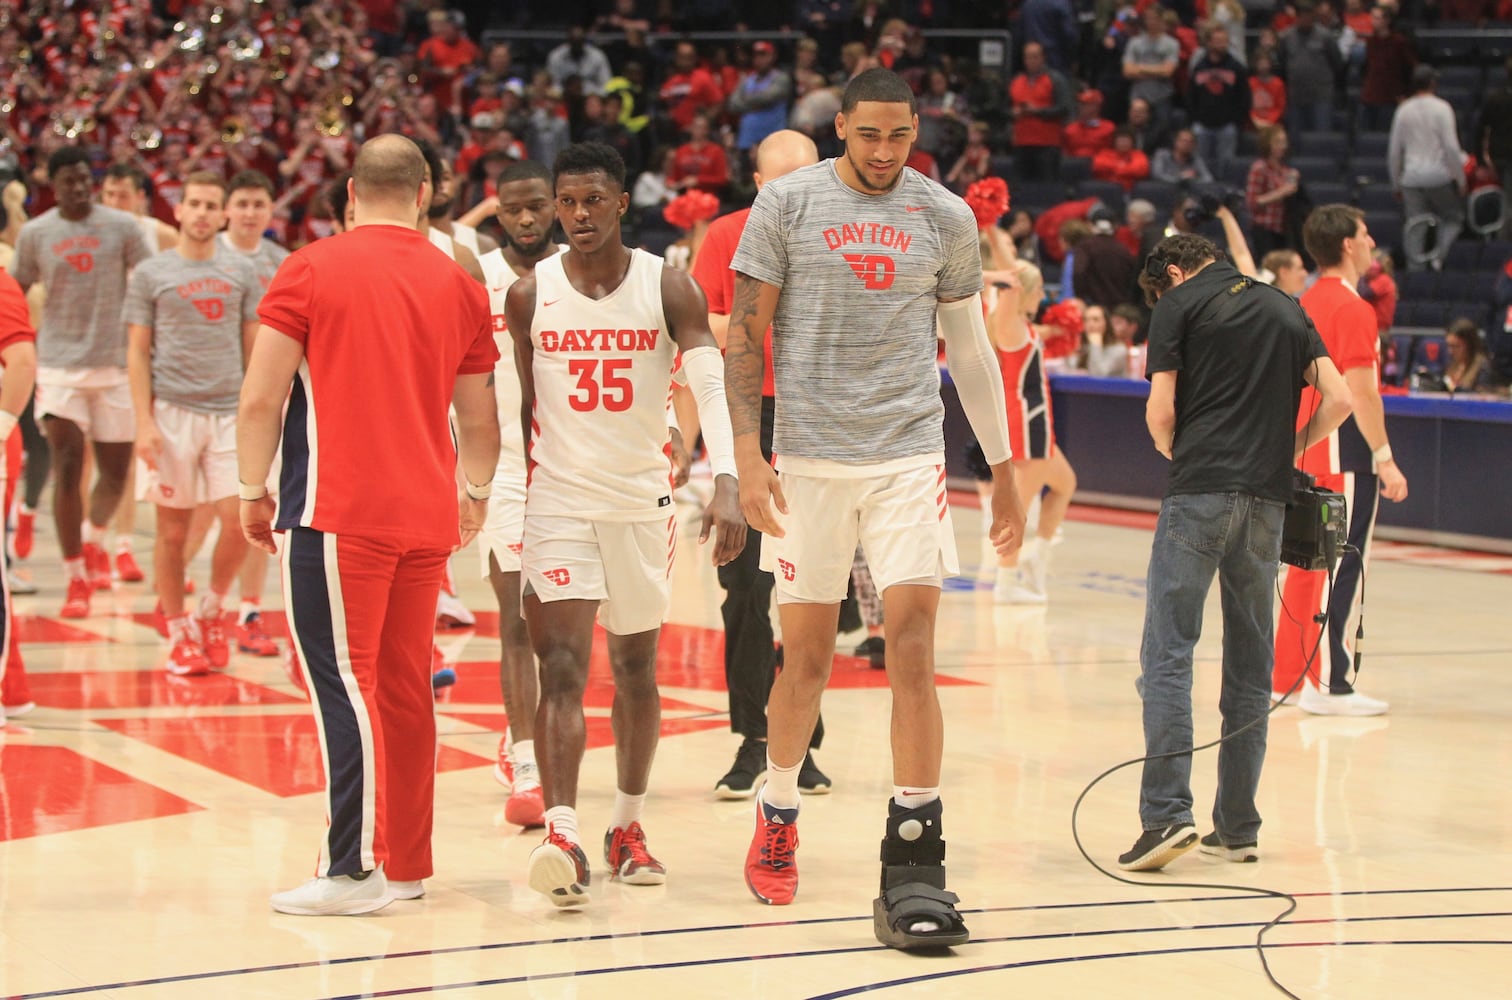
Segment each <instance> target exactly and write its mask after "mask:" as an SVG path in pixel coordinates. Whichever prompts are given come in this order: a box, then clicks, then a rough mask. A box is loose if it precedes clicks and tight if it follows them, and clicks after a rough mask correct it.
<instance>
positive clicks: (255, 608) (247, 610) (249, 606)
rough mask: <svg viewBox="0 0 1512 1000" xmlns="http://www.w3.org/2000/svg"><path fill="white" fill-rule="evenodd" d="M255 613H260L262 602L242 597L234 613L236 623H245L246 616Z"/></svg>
mask: <svg viewBox="0 0 1512 1000" xmlns="http://www.w3.org/2000/svg"><path fill="white" fill-rule="evenodd" d="M257 614H262V603H261V602H259V601H258V600H257V599H256V598H251V597H243V598H242V599H241V607H240V609H239V610H238V611H237V613H236V624H238V625H245V624H247V619H248V618H251V617H252V616H253V615H257Z"/></svg>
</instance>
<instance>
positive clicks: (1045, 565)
mask: <svg viewBox="0 0 1512 1000" xmlns="http://www.w3.org/2000/svg"><path fill="white" fill-rule="evenodd" d="M1019 575H1020V576H1022V577H1023V580H1024V584H1025V587H1026V588H1027V589H1028V590H1029V592H1030V593H1032V594H1038V595H1039V598H1040V602H1043V601H1044V600H1045V599H1046V597H1047V595H1048V594H1049V582H1050V546H1049V544H1048V543H1046V542H1045V540H1044V539H1042V538H1034V539H1031V540H1030V541H1029V542H1028V543H1027V544H1025V546H1024V553H1023V555H1021V556H1019Z"/></svg>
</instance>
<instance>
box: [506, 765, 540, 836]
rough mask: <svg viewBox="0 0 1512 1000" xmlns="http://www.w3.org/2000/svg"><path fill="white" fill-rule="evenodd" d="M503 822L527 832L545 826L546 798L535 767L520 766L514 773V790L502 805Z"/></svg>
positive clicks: (538, 772)
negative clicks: (522, 828)
mask: <svg viewBox="0 0 1512 1000" xmlns="http://www.w3.org/2000/svg"><path fill="white" fill-rule="evenodd" d="M504 820H505V822H508V823H513V824H514V825H515V826H520V827H524V828H525V829H527V830H534V829H536V828H538V827H543V826H545V825H546V796H545V794H544V793H543V792H542V791H541V776H540V771H538V770H537V768H536V765H534V764H521V765H520V769H519V771H517V772H516V773H515V782H514V788H513V789H511V790H510V793H509V799H508V800H507V801H506V802H505V803H504Z"/></svg>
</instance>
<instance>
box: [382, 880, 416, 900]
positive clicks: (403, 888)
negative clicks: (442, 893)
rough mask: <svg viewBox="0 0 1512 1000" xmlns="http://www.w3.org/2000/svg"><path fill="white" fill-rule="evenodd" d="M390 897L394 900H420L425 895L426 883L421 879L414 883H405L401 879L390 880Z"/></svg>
mask: <svg viewBox="0 0 1512 1000" xmlns="http://www.w3.org/2000/svg"><path fill="white" fill-rule="evenodd" d="M388 888H389V896H390V897H391V898H393V899H419V898H420V897H421V896H424V895H425V883H424V882H422V881H421V880H420V879H415V880H414V881H413V882H404V881H400V880H399V879H393V878H391V879H389V884H388Z"/></svg>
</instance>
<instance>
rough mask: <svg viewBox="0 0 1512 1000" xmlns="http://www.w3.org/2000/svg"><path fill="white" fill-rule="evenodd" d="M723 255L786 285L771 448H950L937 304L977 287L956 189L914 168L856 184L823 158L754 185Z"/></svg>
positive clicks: (837, 453)
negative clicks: (752, 198) (879, 191)
mask: <svg viewBox="0 0 1512 1000" xmlns="http://www.w3.org/2000/svg"><path fill="white" fill-rule="evenodd" d="M730 267H731V268H732V269H734V270H735V271H738V272H739V273H741V274H744V275H748V276H749V277H752V278H755V279H757V280H758V281H762V282H765V283H767V284H769V285H776V286H777V287H779V288H781V289H782V295H781V297H780V298H779V299H778V302H777V313H776V315H775V316H774V317H773V319H772V355H773V373H774V376H775V380H776V387H777V411H776V422H775V434H774V439H773V451H774V452H775V453H776V454H778V455H791V456H794V457H797V458H811V459H824V460H827V461H831V462H842V463H845V464H848V465H863V464H865V465H871V464H877V463H882V462H892V461H896V460H898V459H906V458H914V457H917V456H924V455H938V454H940V453H942V452H943V451H944V450H945V439H944V414H945V409H944V406H943V404H942V403H941V402H940V375H939V368H938V366H937V363H936V358H937V356H938V354H937V348H936V339H935V308H936V305H937V300H939V299H957V298H964V297H966V296H968V295H972V294H973V293H975V292H979V291H981V289H982V257H981V251H980V250H979V249H978V248H977V226H976V219H975V218H974V216H973V215H972V212H971V209H969V208H968V207H966V203H965V202H964V201H962V200H961V199H960V198H958V197H956V196H955V195H953V194H951V193H950V192H949V191H947V190H946V189H945V188H943V187H941V186H940V185H938V184H936V183H934V182H933V181H931V180H929V179H928V178H927V177H925V176H924V175H923V174H920V173H918V172H917V171H915V170H912V169H910V168H904V170H903V176H902V178H901V179H900V180H899V182H898V185H897V187H895V188H893V190H892V191H890V192H888V193H887V194H883V195H866V194H862V193H860V192H859V191H855V190H853V189H852V188H850V187H849V186H848V185H846V184H845V182H844V181H842V180H841V179H840V178H839V176H838V175H837V174H836V173H835V161H834V160H825V161H823V162H820V163H817V164H815V165H813V166H810V167H804V168H802V169H800V170H795V171H793V172H792V173H790V174H787V175H785V176H783V177H779V178H777V179H776V180H774V181H772V182H771V183H769V184H767V185H766V186H764V187H763V188H762V189H761V193H760V194H759V195H757V197H756V203H755V204H754V205H753V206H752V207H751V215H750V218H749V219H747V220H746V225H745V231H744V233H743V234H742V235H741V238H740V246H739V248H738V249H737V250H736V251H735V258H734V260H733V261H732V262H731V264H730Z"/></svg>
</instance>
